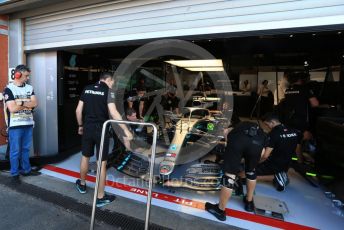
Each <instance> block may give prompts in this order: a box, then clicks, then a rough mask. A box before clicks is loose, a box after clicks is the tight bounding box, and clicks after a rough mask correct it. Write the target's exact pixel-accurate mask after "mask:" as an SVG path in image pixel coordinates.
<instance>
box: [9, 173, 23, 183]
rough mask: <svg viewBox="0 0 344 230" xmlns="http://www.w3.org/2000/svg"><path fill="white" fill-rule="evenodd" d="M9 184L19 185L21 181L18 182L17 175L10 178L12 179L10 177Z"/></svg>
mask: <svg viewBox="0 0 344 230" xmlns="http://www.w3.org/2000/svg"><path fill="white" fill-rule="evenodd" d="M11 183H12V184H20V183H21V181H20V178H19V175H16V176H12V177H11Z"/></svg>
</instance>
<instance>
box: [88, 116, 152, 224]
mask: <svg viewBox="0 0 344 230" xmlns="http://www.w3.org/2000/svg"><path fill="white" fill-rule="evenodd" d="M109 123H119V124H130V125H143V126H152V127H153V143H152V154H151V160H150V162H149V167H150V168H149V169H150V170H149V181H148V182H149V184H148V195H147V208H146V219H145V230H148V226H149V217H150V206H151V202H152V187H153V173H154V160H155V152H156V141H157V136H158V129H157V128H156V126H155V125H154V124H152V123H146V122H134V121H123V120H107V121H106V122H104V124H103V128H102V136H101V140H100V149H99V157H98V159H102V156H103V149H104V138H105V132H106V127H107V125H108V124H109ZM100 174H101V160H98V163H97V174H96V185H95V188H94V197H93V205H92V215H91V225H90V230H93V229H94V218H95V213H96V212H95V211H96V202H97V196H98V187H99V180H100Z"/></svg>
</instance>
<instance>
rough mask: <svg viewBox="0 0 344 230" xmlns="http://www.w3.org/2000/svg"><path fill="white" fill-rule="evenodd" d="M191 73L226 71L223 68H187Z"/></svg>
mask: <svg viewBox="0 0 344 230" xmlns="http://www.w3.org/2000/svg"><path fill="white" fill-rule="evenodd" d="M185 69H187V70H189V71H193V72H201V71H205V72H220V71H224V69H223V67H189V68H185Z"/></svg>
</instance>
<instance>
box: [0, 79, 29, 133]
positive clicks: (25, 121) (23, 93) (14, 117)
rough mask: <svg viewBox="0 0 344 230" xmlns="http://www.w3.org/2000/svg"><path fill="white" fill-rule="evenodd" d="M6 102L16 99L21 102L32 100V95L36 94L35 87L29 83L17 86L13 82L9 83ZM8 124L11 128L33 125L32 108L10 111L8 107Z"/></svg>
mask: <svg viewBox="0 0 344 230" xmlns="http://www.w3.org/2000/svg"><path fill="white" fill-rule="evenodd" d="M3 94H4V99H5V102H8V101H15V102H16V103H18V104H19V103H21V102H22V101H23V102H25V101H30V100H31V96H33V95H35V93H34V91H33V87H32V86H31V85H29V84H23V85H22V86H16V85H15V84H13V83H10V84H8V85H7V87H6V88H5V90H4V93H3ZM6 113H7V118H8V120H7V125H8V127H9V128H20V127H23V126H33V125H34V120H33V113H32V109H31V108H25V109H23V110H20V111H17V112H14V113H10V111H9V110H8V109H7V110H6Z"/></svg>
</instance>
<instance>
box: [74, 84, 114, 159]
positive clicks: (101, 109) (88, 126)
mask: <svg viewBox="0 0 344 230" xmlns="http://www.w3.org/2000/svg"><path fill="white" fill-rule="evenodd" d="M80 101H82V102H84V107H83V127H84V132H83V135H82V154H83V155H84V156H86V157H91V156H93V154H94V146H96V148H97V158H98V153H99V149H100V140H101V134H102V127H103V123H104V122H105V121H107V120H109V112H108V111H109V110H108V104H109V103H115V93H114V92H113V91H112V90H110V89H109V87H108V86H107V85H106V84H105V83H104V82H101V81H99V82H97V83H95V84H94V85H89V86H86V87H85V89H84V90H83V92H82V94H81V97H80ZM106 134H107V135H106V136H105V138H104V147H103V157H102V161H104V160H107V156H108V152H109V134H108V132H106Z"/></svg>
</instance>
